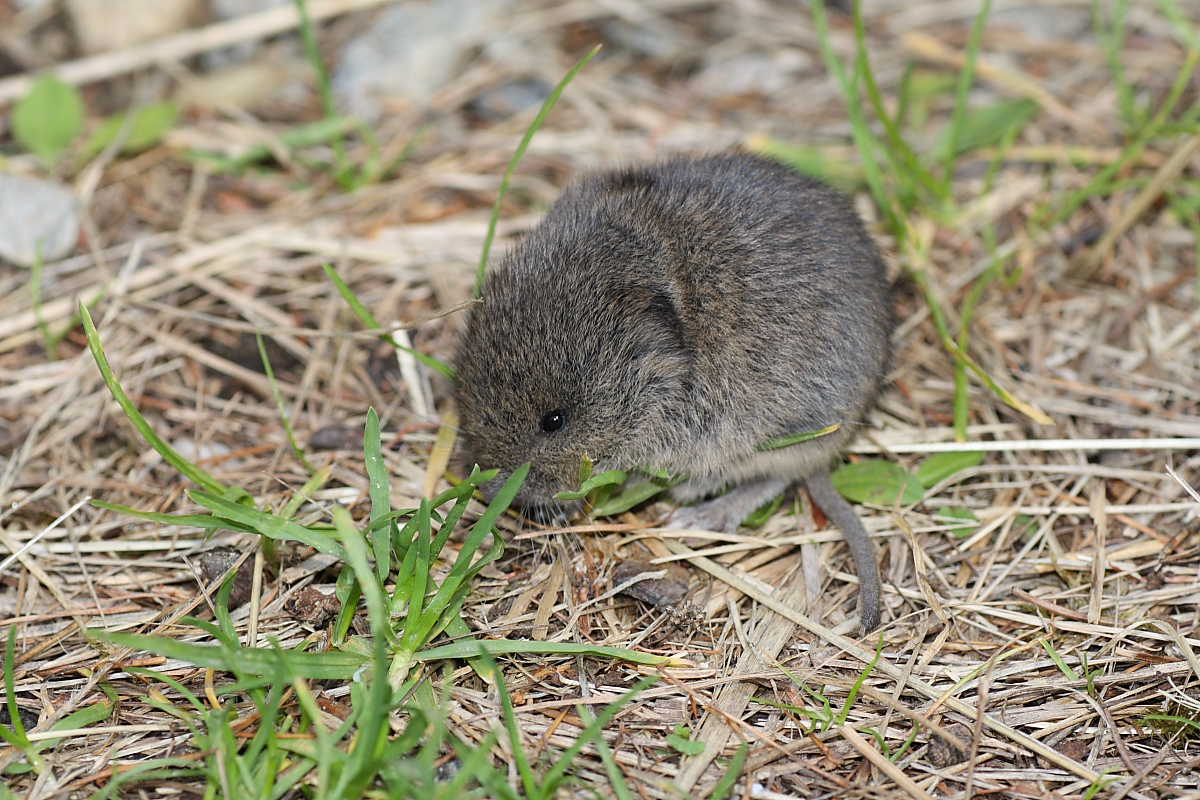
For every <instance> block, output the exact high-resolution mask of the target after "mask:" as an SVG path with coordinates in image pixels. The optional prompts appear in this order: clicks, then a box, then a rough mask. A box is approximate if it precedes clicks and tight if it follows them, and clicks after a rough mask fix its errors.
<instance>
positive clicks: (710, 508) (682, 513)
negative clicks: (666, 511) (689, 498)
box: [667, 478, 791, 533]
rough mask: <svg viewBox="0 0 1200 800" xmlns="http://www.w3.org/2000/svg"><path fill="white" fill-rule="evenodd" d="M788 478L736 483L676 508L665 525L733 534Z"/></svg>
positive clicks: (777, 493) (786, 485) (773, 496)
mask: <svg viewBox="0 0 1200 800" xmlns="http://www.w3.org/2000/svg"><path fill="white" fill-rule="evenodd" d="M789 483H791V481H788V480H785V479H783V478H762V479H760V480H756V481H751V482H749V483H743V484H741V485H739V486H735V487H734V488H732V489H730V490H729V491H728V492H726V493H725V494H723V495H721V496H720V497H714V498H713V499H712V500H706V501H704V502H703V503H696V504H695V505H691V506H683V507H681V508H679V509H678V510H677V511H676V512H675V513H674V514H672V515H671V517H670V518H669V519H668V520H667V527H670V528H682V529H690V530H703V531H717V532H720V533H734V532H736V531H737V529H738V526H739V525H741V524H742V520H744V519H745V518H746V517H747V516H749V514H750V512H751V511H754V509H756V508H758V507H759V506H761V505H762V504H764V503H767V502H769V501H771V500H773V499H774V498H775V497H777V496H778V495H779V493H780V492H782V491H784V490H785V489H787V487H788V484H789Z"/></svg>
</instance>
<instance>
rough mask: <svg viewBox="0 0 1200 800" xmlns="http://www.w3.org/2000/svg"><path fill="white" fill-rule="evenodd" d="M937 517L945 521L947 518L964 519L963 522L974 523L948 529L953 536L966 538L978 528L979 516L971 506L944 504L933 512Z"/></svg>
mask: <svg viewBox="0 0 1200 800" xmlns="http://www.w3.org/2000/svg"><path fill="white" fill-rule="evenodd" d="M933 515H934V516H935V517H941V518H942V519H941V520H939V521H940V522H943V523H945V522H946V521H947V520H962V521H963V522H970V523H973V524H971V525H960V526H958V527H955V528H951V529H950V530H949V531H947V532H948V533H949V534H950V535H951V536H958V537H960V538H965V537H967V536H970V535H971V534H972V533H974V532H975V531H976V530H978V528H979V525H978V524H977V523H978V522H979V517H977V516H975V512H973V511H971V509H969V508H952V507H951V506H942V507H941V508H939V509H938V510H937V511H935V512H934V514H933Z"/></svg>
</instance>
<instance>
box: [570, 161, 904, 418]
mask: <svg viewBox="0 0 1200 800" xmlns="http://www.w3.org/2000/svg"><path fill="white" fill-rule="evenodd" d="M580 189H581V191H580V192H579V195H578V198H577V201H576V202H578V203H579V206H580V207H579V208H577V209H574V212H575V213H583V214H586V213H589V212H588V211H587V209H588V208H591V207H599V208H600V209H602V211H601V212H599V213H600V214H601V215H607V216H608V217H610V218H611V219H613V220H624V221H625V223H626V225H627V226H628V227H629V228H630V229H631V230H635V231H638V232H639V234H640V235H641V236H644V237H646V238H648V239H657V240H658V241H659V243H660V246H662V247H664V248H665V249H667V250H668V253H667V257H666V258H664V259H660V260H658V261H655V262H652V264H653V266H654V267H655V268H657V269H660V270H662V271H663V273H664V278H665V279H666V284H667V285H669V286H672V287H674V290H675V291H676V293H677V294H676V296H675V297H674V300H675V306H676V309H677V311H678V313H679V317H680V322H681V325H682V329H683V336H684V340H685V341H686V342H688V344H689V346H690V347H691V348H692V350H693V354H694V357H695V358H696V361H697V363H696V369H697V371H698V372H699V373H700V374H701V375H702V376H704V379H705V381H706V383H705V384H704V385H701V386H698V389H699V390H700V391H699V393H698V394H699V395H700V396H702V397H703V398H704V400H705V403H706V405H707V406H710V407H712V408H713V409H714V411H715V413H721V411H722V410H723V409H729V410H731V411H736V410H737V409H744V410H745V411H744V412H743V413H742V414H739V415H738V416H741V417H742V418H743V419H742V421H743V422H752V423H753V424H751V425H747V427H757V428H760V430H757V431H754V432H753V433H752V434H751V435H753V436H762V435H763V433H764V432H765V430H766V429H770V432H769V433H767V435H768V436H774V435H782V434H785V433H787V432H797V431H798V430H810V429H813V428H817V427H824V425H826V424H830V423H833V422H843V423H849V422H852V421H856V420H857V418H858V417H860V416H861V415H862V413H863V412H864V411H865V409H866V408H867V407H868V406H869V405H870V404H871V403H872V402H873V401H874V399H875V396H876V395H877V393H878V390H879V384H880V381H881V379H882V376H883V373H884V371H885V370H886V368H887V364H888V360H889V359H888V353H889V337H890V335H891V330H892V328H893V324H894V323H893V317H892V310H891V302H890V296H889V295H890V289H889V286H888V282H887V278H886V270H885V267H884V264H883V261H882V259H881V258H880V256H879V252H878V249H877V248H876V246H875V244H874V242H873V241H872V239H871V238H870V235H869V234H868V233H867V231H866V230H865V228H864V227H863V224H862V222H861V220H860V219H859V216H858V214H857V213H856V212H855V210H854V208H853V206H852V205H851V204H850V201H849V200H848V199H847V198H846V197H845V196H844V195H842V194H841V193H840V192H837V191H836V190H834V189H832V188H830V187H828V186H827V185H825V184H824V183H821V182H820V181H817V180H815V179H812V178H809V177H806V176H803V175H800V174H798V173H796V172H795V171H793V170H791V169H789V168H787V167H786V166H784V165H781V164H779V163H776V162H774V161H769V160H767V159H764V158H759V157H755V156H749V155H722V156H710V157H705V158H698V159H676V160H671V161H667V162H664V163H662V164H659V165H656V166H651V167H648V168H644V169H632V170H627V171H623V172H616V173H609V174H603V175H598V176H594V177H591V178H589V179H586V180H585V182H584V183H583V184H582V186H581V187H580ZM564 199H565V198H564ZM591 213H593V214H594V213H596V212H591ZM644 266H645V265H644V262H643V263H628V264H623V265H622V267H623V268H624V269H625V270H627V278H628V279H630V280H636V279H637V273H638V272H639V271H640V270H641V269H643V268H644ZM705 389H707V390H708V391H705ZM745 412H752V413H745ZM747 417H749V419H747Z"/></svg>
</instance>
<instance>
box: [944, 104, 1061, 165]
mask: <svg viewBox="0 0 1200 800" xmlns="http://www.w3.org/2000/svg"><path fill="white" fill-rule="evenodd" d="M1037 112H1038V104H1037V103H1035V102H1034V101H1032V100H1030V99H1029V98H1027V97H1022V98H1020V99H1016V100H1001V101H1000V102H998V103H993V104H992V105H990V106H984V107H983V108H975V109H971V110H970V111H969V112H967V114H966V115H965V116H964V117H963V120H962V126H961V127H960V128H959V130H958V135H957V136H955V137H954V152H953V153H947V152H946V151H947V150H948V149H949V148H950V142H951V133H950V130H949V129H947V130H946V131H944V132H943V133H942V136H941V139H940V140H939V142H938V146H937V152H938V153H941V154H943V156H946V155H953V156H960V155H962V154H963V153H969V152H971V151H972V150H979V149H980V148H983V147H992V146H994V145H998V144H1000V142H1002V141H1003V140H1004V137H1005V136H1007V135H1008V133H1009V131H1011V130H1012V129H1013V128H1018V129H1020V128H1023V127H1025V125H1027V124H1028V123H1029V121H1030V120H1032V119H1033V118H1034V117H1035V116H1036V115H1037Z"/></svg>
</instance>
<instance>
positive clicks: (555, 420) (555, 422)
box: [542, 408, 567, 433]
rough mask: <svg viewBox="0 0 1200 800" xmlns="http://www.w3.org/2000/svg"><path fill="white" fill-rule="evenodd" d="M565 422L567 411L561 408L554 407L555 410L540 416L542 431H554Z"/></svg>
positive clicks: (559, 428)
mask: <svg viewBox="0 0 1200 800" xmlns="http://www.w3.org/2000/svg"><path fill="white" fill-rule="evenodd" d="M566 424H567V412H565V411H563V410H562V409H561V408H556V409H555V410H553V411H551V412H549V413H548V414H546V416H544V417H542V432H543V433H554V432H555V431H557V430H561V429H562V426H563V425H566Z"/></svg>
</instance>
